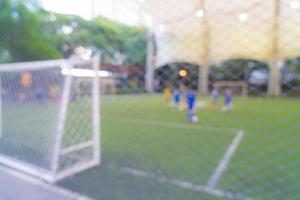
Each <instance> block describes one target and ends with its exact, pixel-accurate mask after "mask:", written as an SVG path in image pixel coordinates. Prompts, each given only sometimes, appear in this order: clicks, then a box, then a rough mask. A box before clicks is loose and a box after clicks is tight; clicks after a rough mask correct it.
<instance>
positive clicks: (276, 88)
mask: <svg viewBox="0 0 300 200" xmlns="http://www.w3.org/2000/svg"><path fill="white" fill-rule="evenodd" d="M274 6H275V8H274V15H273V32H272V50H271V51H272V52H271V63H270V72H269V82H268V95H269V96H280V95H281V71H280V66H279V64H278V53H279V52H278V51H279V49H278V40H279V26H280V14H281V0H274Z"/></svg>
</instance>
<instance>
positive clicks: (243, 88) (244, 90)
mask: <svg viewBox="0 0 300 200" xmlns="http://www.w3.org/2000/svg"><path fill="white" fill-rule="evenodd" d="M213 86H214V88H216V89H217V90H222V89H223V90H224V89H225V88H232V89H233V91H234V93H237V91H236V90H239V92H240V95H241V96H247V95H248V84H247V83H246V82H244V81H216V82H215V83H214V84H213ZM236 88H239V89H236Z"/></svg>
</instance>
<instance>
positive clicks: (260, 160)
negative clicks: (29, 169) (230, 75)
mask: <svg viewBox="0 0 300 200" xmlns="http://www.w3.org/2000/svg"><path fill="white" fill-rule="evenodd" d="M204 100H205V99H204ZM101 105H102V106H101V110H102V114H101V115H102V119H101V121H102V123H101V131H102V140H101V144H102V165H101V166H100V167H96V168H94V169H91V170H88V171H86V172H83V173H80V174H78V175H76V176H74V177H72V178H68V179H66V180H64V181H62V182H60V183H59V185H62V186H64V187H67V188H70V189H72V190H76V191H78V192H81V193H83V194H85V195H88V196H90V197H92V198H95V199H101V200H102V199H105V200H110V199H111V200H113V199H118V200H122V199H124V200H129V199H130V200H134V199H137V200H138V199H146V200H153V199H170V200H177V199H178V200H179V199H219V198H217V197H214V196H211V195H209V194H205V193H201V192H196V191H192V190H188V189H182V188H179V187H176V186H172V185H168V184H163V183H159V182H157V181H156V180H153V179H149V178H143V177H134V176H132V175H129V174H126V173H124V172H122V171H121V170H120V169H122V167H130V168H134V169H138V170H144V171H147V172H151V173H153V174H156V175H158V176H164V177H168V178H170V179H177V180H183V181H188V182H191V183H194V184H200V185H205V184H206V183H207V181H208V180H209V178H210V176H211V175H212V173H213V171H214V170H215V168H216V167H217V165H218V162H219V161H220V159H221V158H222V156H223V155H224V153H225V151H226V149H227V148H228V145H229V144H230V142H231V141H232V140H233V138H234V137H235V134H236V131H234V130H240V129H243V130H244V131H245V137H244V138H243V140H242V142H241V144H240V145H239V147H238V149H237V151H236V153H235V155H234V157H233V158H232V160H231V162H230V164H229V165H228V168H227V170H226V171H225V173H224V174H223V176H222V178H221V179H220V182H219V184H218V185H217V188H218V189H222V190H226V191H231V192H233V193H239V194H242V195H245V196H249V197H253V198H260V199H292V198H296V197H298V196H299V191H300V181H299V180H298V179H299V178H298V177H299V176H300V172H299V165H300V157H299V155H300V146H299V145H298V143H299V139H300V133H299V130H300V123H298V121H299V119H298V118H299V110H300V103H299V101H298V100H293V99H276V100H273V99H260V98H257V99H255V98H253V99H250V98H241V99H236V101H235V109H234V111H232V112H230V113H222V112H220V111H212V110H209V109H200V110H198V112H197V114H198V116H199V123H198V124H196V125H192V124H188V123H186V121H185V114H184V113H183V112H179V111H177V110H175V109H172V108H170V107H169V106H168V105H167V104H166V103H165V102H163V100H162V98H161V97H159V96H153V97H151V96H123V97H115V98H114V97H110V98H109V97H107V98H105V99H104V100H103V101H102V102H101ZM220 199H221V198H220Z"/></svg>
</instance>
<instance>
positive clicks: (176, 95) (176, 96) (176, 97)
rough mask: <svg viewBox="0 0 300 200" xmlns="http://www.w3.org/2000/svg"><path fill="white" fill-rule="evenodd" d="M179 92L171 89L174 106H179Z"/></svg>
mask: <svg viewBox="0 0 300 200" xmlns="http://www.w3.org/2000/svg"><path fill="white" fill-rule="evenodd" d="M180 95H181V94H180V90H179V89H178V87H174V89H173V103H174V105H175V106H178V107H179V106H180Z"/></svg>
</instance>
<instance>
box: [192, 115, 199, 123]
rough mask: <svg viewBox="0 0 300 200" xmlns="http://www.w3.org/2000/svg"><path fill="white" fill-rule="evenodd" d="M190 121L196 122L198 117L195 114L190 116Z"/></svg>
mask: <svg viewBox="0 0 300 200" xmlns="http://www.w3.org/2000/svg"><path fill="white" fill-rule="evenodd" d="M191 122H192V123H197V122H198V117H197V116H196V115H194V116H192V118H191Z"/></svg>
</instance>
